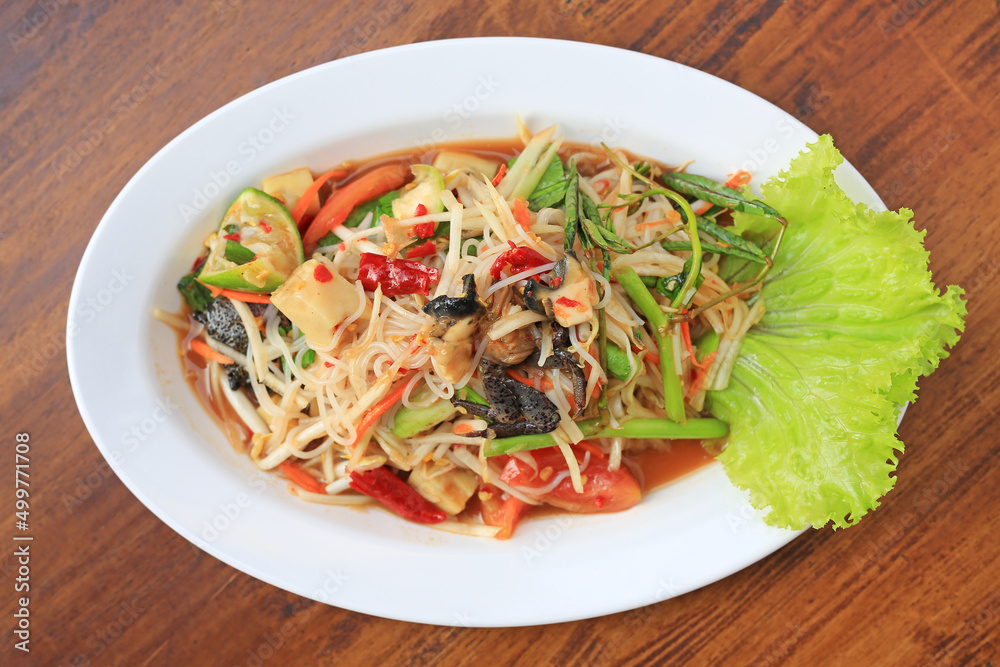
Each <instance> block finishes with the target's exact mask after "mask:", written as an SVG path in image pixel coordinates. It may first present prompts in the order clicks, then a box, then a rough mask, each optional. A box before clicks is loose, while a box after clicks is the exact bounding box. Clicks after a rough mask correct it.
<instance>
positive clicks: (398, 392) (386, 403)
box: [351, 382, 406, 447]
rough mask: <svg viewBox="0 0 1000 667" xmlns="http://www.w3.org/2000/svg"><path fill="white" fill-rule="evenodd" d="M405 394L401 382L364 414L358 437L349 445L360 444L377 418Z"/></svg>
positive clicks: (403, 383)
mask: <svg viewBox="0 0 1000 667" xmlns="http://www.w3.org/2000/svg"><path fill="white" fill-rule="evenodd" d="M405 393H406V383H405V382H401V383H400V384H398V385H397V386H396V388H395V389H393V390H392V391H390V392H389V394H388V395H387V396H386V397H385V398H383V399H382V400H381V401H379V402H378V403H377V404H376V405H375V407H373V408H372V409H371V410H369V411H368V412H366V413H365V416H364V417H362V418H361V423H360V424H358V435H357V437H355V438H354V442H353V443H351V446H352V447H353V446H354V445H357V444H358V443H359V442H361V438H363V437H364V436H365V433H367V432H368V429H370V428H371V427H372V426H373V425H374V424H375V422H377V421H378V420H379V418H380V417H381V416H382V415H384V414H385V413H386V412H387V411H388V410H389V408H391V407H392V406H394V405H395V404H396V403H398V402H399V401H401V400H403V394H405Z"/></svg>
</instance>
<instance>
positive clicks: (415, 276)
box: [358, 252, 441, 296]
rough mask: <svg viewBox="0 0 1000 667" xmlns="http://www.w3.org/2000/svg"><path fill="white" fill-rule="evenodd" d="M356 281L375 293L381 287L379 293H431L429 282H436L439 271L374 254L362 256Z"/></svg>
mask: <svg viewBox="0 0 1000 667" xmlns="http://www.w3.org/2000/svg"><path fill="white" fill-rule="evenodd" d="M358 268H359V272H358V280H360V281H361V286H362V287H364V288H365V289H366V290H368V291H370V292H374V291H375V289H376V288H378V287H379V286H380V285H381V286H382V294H384V295H386V296H399V295H402V294H423V295H424V296H428V295H429V294H430V293H431V283H436V282H437V281H438V280H439V279H440V277H441V272H440V271H438V270H437V269H431V268H428V267H426V266H424V265H423V264H421V263H420V262H411V261H409V260H406V259H389V258H388V257H386V256H384V255H378V254H375V253H373V252H365V253H361V265H360V266H359V267H358Z"/></svg>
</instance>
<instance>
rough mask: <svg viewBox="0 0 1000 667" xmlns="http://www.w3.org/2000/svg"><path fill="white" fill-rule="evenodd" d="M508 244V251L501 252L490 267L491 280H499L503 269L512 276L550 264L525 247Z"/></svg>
mask: <svg viewBox="0 0 1000 667" xmlns="http://www.w3.org/2000/svg"><path fill="white" fill-rule="evenodd" d="M509 243H510V250H505V251H504V252H502V253H501V254H500V256H499V257H497V261H495V262H493V266H491V267H490V275H491V276H493V280H500V272H501V271H503V270H504V269H507V270H509V271H510V274H511V275H514V274H516V273H521V272H522V271H527V270H528V269H533V268H534V267H536V266H541V265H542V264H549V263H550V262H551V260H549V259H548V258H547V257H545V256H544V255H542V254H541V253H539V252H538V251H537V250H533V249H532V248H528V247H527V246H518V245H514V242H513V241H509Z"/></svg>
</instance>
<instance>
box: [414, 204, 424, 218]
mask: <svg viewBox="0 0 1000 667" xmlns="http://www.w3.org/2000/svg"><path fill="white" fill-rule="evenodd" d="M422 215H427V207H426V206H424V205H423V204H417V207H416V208H415V209H413V217H414V218H419V217H420V216H422Z"/></svg>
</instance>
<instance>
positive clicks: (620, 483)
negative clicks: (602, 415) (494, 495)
mask: <svg viewBox="0 0 1000 667" xmlns="http://www.w3.org/2000/svg"><path fill="white" fill-rule="evenodd" d="M573 453H574V455H575V456H576V460H577V462H578V463H580V464H581V465H582V463H583V461H584V460H585V459H586V451H585V450H584V448H582V447H573ZM530 454H531V455H532V456H533V457H534V459H535V463H536V465H537V466H538V469H537V470H536V469H535V468H534V467H532V466H530V465H528V464H527V463H525V462H524V461H521V460H520V459H518V458H517V457H514V456H511V457H510V458H509V459H508V460H507V463H506V465H505V466H504V469H503V472H502V473H501V474H500V479H501V481H503V482H506V483H507V484H510V485H512V486H516V487H520V488H523V489H525V490H526V491H528V492H530V491H531V490H532V489H540V488H544V487H547V486H548V485H549V484H551V483H552V480H553V479H554V478H555V477H556V476H557V475H559V474H560V473H563V472H565V471H567V470H568V469H569V466H568V465H567V464H566V458H565V457H564V456H563V454H562V452H561V451H559V448H558V447H546V448H544V449H535V450H532V451H531V452H530ZM581 472H582V475H583V477H584V480H585V481H584V484H583V493H577V492H576V490H575V489H574V488H573V480H572V478H571V477H570V476H569V475H566V476H565V478H564V479H563V480H562V481H561V482H559V484H557V485H556V486H555V487H554V488H553V489H551V490H550V491H546V492H545V493H542V494H540V495H539V496H538V499H539V500H541V501H542V502H545V503H548V504H549V505H554V506H556V507H559V508H562V509H564V510H567V511H569V512H576V513H579V514H593V513H596V512H620V511H622V510H627V509H628V508H630V507H633V506H634V505H636V504H637V503H638V502H639V500H640V499H641V498H642V488H641V487H640V486H639V482H638V480H636V478H635V477H634V476H633V475H632V473H630V472H629V471H628V469H627V468H625V467H624V466H623V467H620V468H618V470H611V469H610V468H609V467H608V460H607V459H605V458H600V457H598V456H595V455H591V456H590V461H589V462H588V464H587V467H586V468H585V469H583V470H582V471H581Z"/></svg>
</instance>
